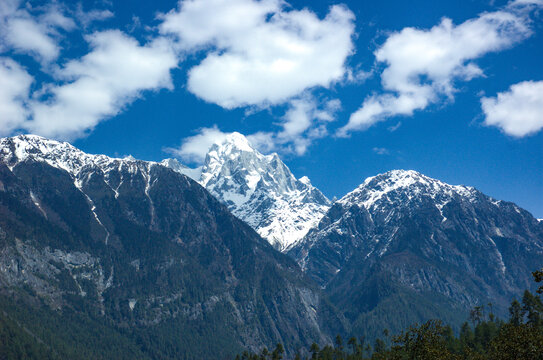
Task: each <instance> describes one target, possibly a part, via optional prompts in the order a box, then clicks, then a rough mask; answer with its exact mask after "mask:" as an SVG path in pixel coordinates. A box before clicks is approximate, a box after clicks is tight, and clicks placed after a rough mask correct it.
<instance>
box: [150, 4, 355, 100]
mask: <svg viewBox="0 0 543 360" xmlns="http://www.w3.org/2000/svg"><path fill="white" fill-rule="evenodd" d="M285 7H286V3H284V2H282V1H280V0H262V1H255V0H185V1H180V3H179V9H178V10H175V11H171V12H170V13H168V14H166V15H164V16H163V19H164V22H163V23H162V24H161V25H160V31H161V33H162V34H175V36H176V37H177V39H178V46H179V48H180V49H181V50H184V51H189V52H194V51H198V50H203V51H207V54H206V56H205V58H204V60H203V61H202V62H201V63H200V64H199V65H197V66H195V67H193V68H192V69H191V70H190V71H189V73H188V89H189V91H191V92H192V93H194V94H196V95H197V96H199V97H200V98H202V99H204V100H206V101H208V102H212V103H216V104H218V105H220V106H222V107H224V108H228V109H230V108H236V107H242V106H247V105H258V106H267V105H274V104H281V103H284V102H286V101H288V100H289V99H291V98H292V97H295V96H297V95H299V94H301V93H302V92H303V91H304V90H306V89H309V88H312V87H316V86H322V87H329V86H330V85H331V84H332V83H333V82H335V81H338V80H340V79H342V77H343V76H344V75H345V73H346V68H345V60H346V58H347V56H349V55H350V54H351V53H352V51H353V44H352V39H351V37H352V35H353V31H354V24H353V21H354V15H353V14H352V13H351V11H349V10H348V9H347V8H346V7H344V6H338V5H336V6H332V7H331V8H330V11H329V13H328V15H327V16H326V17H325V18H324V19H322V20H321V19H319V18H318V17H317V16H316V15H315V14H314V13H312V12H311V11H309V10H307V9H304V10H299V11H298V10H290V11H286V10H285V9H284V8H285ZM241 19H242V20H241Z"/></svg>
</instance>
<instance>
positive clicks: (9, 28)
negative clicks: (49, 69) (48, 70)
mask: <svg viewBox="0 0 543 360" xmlns="http://www.w3.org/2000/svg"><path fill="white" fill-rule="evenodd" d="M20 6H21V2H20V1H19V0H5V2H3V4H1V5H0V43H2V45H3V47H4V48H10V49H14V50H15V51H17V52H21V53H26V54H30V55H32V56H34V57H35V58H36V59H37V60H39V61H42V62H51V61H53V60H55V59H56V58H57V57H58V55H59V53H60V46H59V44H58V41H59V37H60V36H59V30H65V31H71V30H73V29H74V28H75V23H74V21H73V20H72V19H70V18H69V17H66V16H65V15H64V10H63V9H62V8H61V7H60V6H59V5H57V4H51V5H49V6H46V7H42V8H37V9H38V10H34V11H33V12H38V13H39V14H37V15H33V14H31V13H30V10H32V9H31V8H29V9H30V10H29V9H27V8H22V7H20Z"/></svg>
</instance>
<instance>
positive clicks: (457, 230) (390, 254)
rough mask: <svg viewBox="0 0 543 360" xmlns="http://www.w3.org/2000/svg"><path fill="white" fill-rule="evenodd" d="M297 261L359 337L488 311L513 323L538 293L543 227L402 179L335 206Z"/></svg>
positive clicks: (481, 201)
mask: <svg viewBox="0 0 543 360" xmlns="http://www.w3.org/2000/svg"><path fill="white" fill-rule="evenodd" d="M289 254H290V255H291V256H293V257H294V258H295V259H296V260H297V261H298V262H299V264H300V265H301V266H302V268H303V269H304V271H305V272H306V273H307V274H309V275H310V276H312V277H313V278H314V279H315V280H316V281H317V282H318V283H319V284H320V285H321V286H323V287H325V288H326V292H328V294H329V295H330V296H331V299H332V300H333V301H334V302H335V304H336V305H337V306H338V308H342V309H345V311H346V315H347V317H348V318H349V319H350V320H351V321H353V323H354V325H353V326H354V329H355V330H356V331H366V332H378V331H379V330H380V329H381V327H382V323H383V321H382V319H383V317H384V318H389V319H390V320H391V324H395V326H394V325H389V329H391V330H399V329H400V328H401V327H404V326H407V325H409V323H412V322H415V321H422V320H425V319H427V318H430V317H440V318H443V319H445V320H448V321H452V322H453V323H456V324H458V322H459V321H463V320H465V316H466V313H467V310H468V309H470V308H471V307H473V306H475V305H480V304H485V305H486V304H487V303H489V302H492V303H493V304H494V311H495V312H496V313H497V314H499V315H502V316H503V315H505V314H506V313H507V306H508V304H509V302H510V300H511V298H512V297H514V296H518V295H519V294H520V293H521V292H522V291H523V290H524V289H527V288H531V287H532V286H533V285H532V283H531V279H530V274H531V273H530V272H531V271H533V270H534V269H537V268H540V267H541V266H542V265H543V224H542V223H540V222H538V221H537V220H536V219H534V218H533V217H532V216H531V215H530V214H529V213H528V212H527V211H525V210H522V209H520V208H519V207H517V206H516V205H515V204H512V203H508V202H504V201H497V200H494V199H492V198H490V197H488V196H486V195H484V194H482V193H481V192H479V191H477V190H476V189H474V188H471V187H465V186H452V185H448V184H445V183H443V182H440V181H438V180H435V179H431V178H429V177H426V176H424V175H422V174H420V173H417V172H415V171H401V170H395V171H390V172H388V173H385V174H382V175H378V176H375V177H371V178H368V179H367V180H366V181H365V182H364V183H363V184H361V185H360V186H359V187H358V188H357V189H356V190H354V191H353V192H351V193H349V194H347V195H345V196H344V197H343V198H342V199H340V200H339V201H337V202H336V203H335V204H334V205H333V206H332V207H331V208H330V210H329V211H328V213H327V214H326V215H325V216H324V218H323V219H322V220H321V221H320V223H319V225H318V226H317V227H316V228H315V229H312V230H311V231H310V232H309V233H308V235H307V236H306V237H305V238H304V239H303V240H302V241H301V242H300V243H299V244H297V245H296V246H295V247H294V248H293V249H291V250H290V252H289ZM377 317H381V318H380V319H379V320H378V321H377V320H376V318H377ZM380 324H381V325H380ZM380 326H381V327H380Z"/></svg>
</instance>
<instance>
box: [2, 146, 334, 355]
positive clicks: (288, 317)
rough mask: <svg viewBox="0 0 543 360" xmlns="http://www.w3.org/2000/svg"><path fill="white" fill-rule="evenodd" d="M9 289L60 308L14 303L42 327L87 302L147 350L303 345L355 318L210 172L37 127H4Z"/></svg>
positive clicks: (85, 307)
mask: <svg viewBox="0 0 543 360" xmlns="http://www.w3.org/2000/svg"><path fill="white" fill-rule="evenodd" d="M0 297H1V298H2V301H5V302H6V303H7V304H11V303H13V302H16V303H19V304H20V305H19V306H22V304H25V305H24V306H27V307H28V309H32V310H28V311H27V312H26V313H28V314H30V313H37V314H38V315H37V316H43V317H44V319H49V320H48V321H43V325H42V324H41V323H42V322H41V321H38V322H32V323H28V322H25V321H29V317H26V316H24V315H21V314H19V313H17V312H16V311H14V312H11V313H9V314H8V315H9V316H10V317H12V318H13V321H18V322H20V323H21V324H22V326H25V327H26V328H32V329H33V331H34V332H38V333H39V332H42V333H55V331H56V330H55V329H53V328H47V326H48V325H47V324H55V323H56V324H57V325H58V324H60V325H58V326H60V327H61V328H62V329H64V327H65V326H68V323H66V324H64V322H63V321H62V319H64V318H65V317H66V316H68V314H69V313H71V312H75V314H76V315H77V316H79V317H88V321H89V322H90V323H92V322H95V323H96V322H97V323H100V324H102V325H103V326H105V327H106V328H107V329H110V330H108V331H110V332H111V333H114V334H117V335H118V334H121V337H122V338H123V339H124V340H123V341H124V342H125V343H126V344H127V345H126V346H128V347H129V348H130V349H132V350H134V348H136V350H137V351H138V353H139V355H138V356H137V357H139V356H140V355H141V356H145V357H150V358H173V357H176V356H177V357H178V356H179V354H182V357H184V358H220V357H223V356H225V355H227V354H231V353H233V352H235V351H239V350H240V349H241V348H242V347H248V348H252V349H254V350H256V349H258V348H260V347H261V346H264V345H265V346H272V345H273V344H274V343H276V342H282V343H284V344H286V347H287V349H289V350H290V351H293V349H295V348H296V347H298V346H307V345H309V344H311V343H312V342H313V341H321V342H328V341H330V336H331V334H334V333H336V332H337V331H341V329H343V323H342V321H341V319H340V318H338V317H337V316H335V315H334V310H333V308H332V307H331V306H330V305H328V303H327V302H326V300H325V299H324V298H323V297H322V295H321V293H320V292H319V290H318V289H316V287H315V286H314V285H312V283H311V282H308V281H307V280H306V278H305V277H304V275H303V274H302V273H301V272H300V271H299V270H298V268H297V266H296V264H295V263H294V262H293V261H292V260H291V259H289V258H288V257H286V256H285V255H282V254H280V253H278V252H276V251H275V250H274V249H273V248H272V247H271V246H270V245H269V244H268V243H267V242H265V241H264V240H262V239H261V238H260V237H259V236H258V234H257V233H256V232H254V230H253V229H251V228H250V227H249V226H247V225H246V224H245V223H243V222H242V221H240V220H238V219H237V218H235V217H234V216H232V215H231V214H230V212H229V211H228V210H227V208H226V207H225V206H224V205H222V204H221V203H219V202H218V201H217V200H216V199H215V198H214V197H213V196H211V195H210V194H209V193H208V192H207V191H206V190H205V189H204V188H202V187H201V186H200V185H199V184H197V183H196V182H194V181H192V180H191V179H189V178H188V177H186V176H184V175H182V174H179V173H177V172H174V171H172V170H171V169H169V168H167V167H164V166H162V165H160V164H157V163H152V162H145V161H137V160H132V159H112V158H108V157H106V156H103V155H89V154H85V153H83V152H81V151H79V150H78V149H76V148H74V147H73V146H71V145H69V144H67V143H59V142H55V141H51V140H47V139H44V138H41V137H37V136H18V137H14V138H5V139H0ZM7 308H8V307H6V309H7ZM40 309H41V310H40ZM46 309H53V310H55V312H54V313H53V314H52V315H44V314H46V313H47V312H46ZM61 328H59V329H60V330H58V332H59V334H62V333H63V332H62V329H61ZM83 330H84V331H95V330H92V329H90V328H89V329H87V328H84V327H83ZM83 330H82V331H83ZM64 332H65V333H68V330H66V329H64ZM210 336H213V337H214V338H215V339H216V341H214V342H209V337H210ZM67 339H68V340H66V341H68V342H69V341H72V340H70V339H69V337H68V338H67ZM97 341H102V340H97ZM204 343H205V344H207V345H206V346H205V347H204V346H202V345H201V344H204ZM72 345H73V344H72ZM102 345H104V344H103V343H100V344H98V345H96V344H95V346H98V347H100V346H102ZM117 345H118V344H117ZM132 350H130V351H132ZM88 357H90V358H92V357H93V356H92V355H89V356H88Z"/></svg>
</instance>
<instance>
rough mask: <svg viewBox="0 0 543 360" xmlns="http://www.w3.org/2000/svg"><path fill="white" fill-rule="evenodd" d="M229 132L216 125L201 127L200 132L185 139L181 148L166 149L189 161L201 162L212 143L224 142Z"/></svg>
mask: <svg viewBox="0 0 543 360" xmlns="http://www.w3.org/2000/svg"><path fill="white" fill-rule="evenodd" d="M228 134H230V133H225V132H222V131H221V130H219V129H218V128H217V126H216V125H215V126H213V127H212V128H201V129H199V130H198V134H196V135H194V136H189V137H187V138H185V139H183V141H182V142H181V146H180V147H179V148H166V149H164V151H166V152H168V153H170V154H172V155H174V156H175V157H178V158H181V159H183V160H184V161H186V162H187V163H198V164H201V163H203V162H204V159H205V155H206V154H207V152H208V151H209V148H210V147H211V145H213V144H218V143H221V142H223V141H224V140H225V139H226V136H227V135H228Z"/></svg>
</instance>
